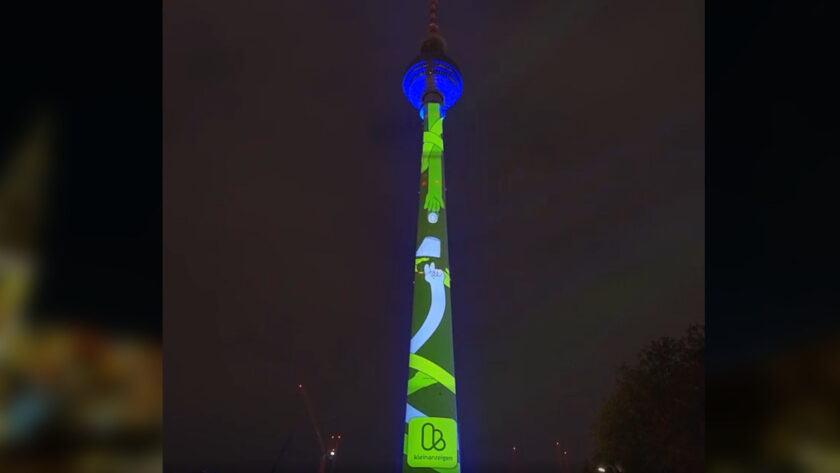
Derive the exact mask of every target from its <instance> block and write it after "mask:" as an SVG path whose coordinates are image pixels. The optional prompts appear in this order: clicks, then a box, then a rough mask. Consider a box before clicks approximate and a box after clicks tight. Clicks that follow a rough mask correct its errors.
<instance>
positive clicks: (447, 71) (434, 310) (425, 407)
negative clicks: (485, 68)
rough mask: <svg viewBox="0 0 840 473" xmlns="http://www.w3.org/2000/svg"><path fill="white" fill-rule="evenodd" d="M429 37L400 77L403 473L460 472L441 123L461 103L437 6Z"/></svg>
mask: <svg viewBox="0 0 840 473" xmlns="http://www.w3.org/2000/svg"><path fill="white" fill-rule="evenodd" d="M430 11H431V15H430V22H429V32H428V34H427V35H426V37H425V38H424V39H423V42H422V45H421V47H420V55H419V56H417V57H416V58H415V59H414V60H413V61H412V62H411V65H409V67H408V69H407V70H406V73H405V76H404V77H403V91H404V92H405V95H406V97H407V98H408V100H409V102H411V104H412V105H413V106H414V107H415V108H416V109H417V110H419V112H420V117H421V118H422V119H423V148H422V154H421V158H420V183H419V188H420V193H419V194H420V199H419V203H418V217H417V244H416V253H415V259H414V302H413V308H412V313H411V343H410V350H409V359H408V368H409V372H408V396H407V403H406V414H405V439H404V448H403V451H404V457H403V458H404V461H403V471H404V472H417V471H426V472H428V471H439V472H453V473H454V472H460V470H461V466H460V458H459V457H460V455H459V453H460V451H459V447H458V424H457V414H456V403H455V363H454V356H453V346H452V299H451V297H450V288H451V285H452V278H451V275H450V271H449V245H448V240H447V232H446V225H447V219H446V187H445V184H444V176H443V117H444V115H445V114H446V111H447V110H448V109H449V108H450V107H452V105H454V104H455V102H456V101H457V100H458V98H459V97H460V95H461V91H462V88H463V82H462V80H461V74H460V71H459V70H458V66H457V65H456V64H455V62H454V61H452V60H451V59H450V58H449V57H448V56H446V54H445V52H446V41H445V40H444V38H443V36H441V35H440V34H439V33H438V26H437V0H431V2H430Z"/></svg>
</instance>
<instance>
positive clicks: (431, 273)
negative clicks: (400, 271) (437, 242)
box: [423, 263, 446, 286]
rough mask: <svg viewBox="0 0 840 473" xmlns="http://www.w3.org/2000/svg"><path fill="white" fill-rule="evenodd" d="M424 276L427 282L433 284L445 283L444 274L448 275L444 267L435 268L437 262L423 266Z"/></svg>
mask: <svg viewBox="0 0 840 473" xmlns="http://www.w3.org/2000/svg"><path fill="white" fill-rule="evenodd" d="M423 276H424V277H425V279H426V282H427V283H429V284H431V285H432V286H434V285H436V284H441V285H443V280H444V276H446V275H445V274H444V272H443V270H442V269H435V263H432V264H427V265H424V266H423Z"/></svg>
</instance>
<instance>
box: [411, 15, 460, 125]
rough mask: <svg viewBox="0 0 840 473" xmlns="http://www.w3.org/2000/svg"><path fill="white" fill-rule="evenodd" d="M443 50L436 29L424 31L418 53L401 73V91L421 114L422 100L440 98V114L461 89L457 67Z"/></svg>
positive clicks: (457, 97) (443, 112) (455, 99)
mask: <svg viewBox="0 0 840 473" xmlns="http://www.w3.org/2000/svg"><path fill="white" fill-rule="evenodd" d="M445 50H446V40H444V39H443V37H442V36H441V35H439V34H437V33H434V32H430V33H428V34H427V35H426V37H425V38H424V39H423V44H422V45H421V46H420V55H418V56H417V57H416V58H414V60H413V61H411V65H409V66H408V69H406V71H405V75H404V76H403V93H405V96H406V98H407V99H408V101H409V102H411V105H412V106H414V108H416V109H417V110H419V111H420V116H421V117H422V116H423V103H424V101H433V102H440V104H441V107H440V113H441V116H444V115H445V114H446V110H447V109H449V108H450V107H452V106H453V105H455V102H457V101H458V99H459V98H460V97H461V92H462V91H463V90H464V81H463V80H462V79H461V71H460V70H458V66H457V65H456V64H455V61H453V60H452V59H450V58H449V56H447V55H446V54H445ZM427 77H430V80H426V79H427ZM424 97H425V98H426V100H424Z"/></svg>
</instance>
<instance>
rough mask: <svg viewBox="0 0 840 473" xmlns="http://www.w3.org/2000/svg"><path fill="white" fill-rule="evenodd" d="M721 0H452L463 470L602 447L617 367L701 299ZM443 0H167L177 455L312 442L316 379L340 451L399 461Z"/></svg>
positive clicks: (264, 454)
mask: <svg viewBox="0 0 840 473" xmlns="http://www.w3.org/2000/svg"><path fill="white" fill-rule="evenodd" d="M703 7H704V5H703V2H702V1H699V0H642V1H640V2H626V1H625V2H620V1H611V0H605V1H596V2H592V1H583V0H570V1H566V2H557V1H549V0H545V1H522V2H510V1H505V2H502V1H496V0H485V1H460V2H455V1H451V2H450V1H447V0H442V1H441V4H440V8H439V12H440V25H441V31H442V32H443V33H444V35H445V36H446V38H447V40H448V42H449V53H450V56H452V57H453V58H454V59H455V60H456V61H457V62H458V64H459V66H460V68H461V71H462V74H463V77H464V81H465V90H464V95H463V97H462V98H461V100H460V102H459V103H458V104H457V105H456V106H455V107H454V108H453V109H452V110H451V111H450V113H448V114H447V120H446V125H445V138H446V152H447V154H446V159H447V161H446V172H447V185H448V207H447V210H448V211H449V217H448V218H449V225H450V235H449V236H450V245H451V253H450V254H451V265H452V269H453V278H455V279H456V280H457V281H458V284H457V286H456V288H457V290H456V291H453V317H454V326H455V343H456V346H455V359H456V376H457V379H458V403H459V404H458V409H459V412H458V416H459V423H460V432H461V441H460V445H461V452H462V462H463V465H464V469H465V471H492V467H493V466H499V465H507V463H508V460H509V456H510V447H511V446H512V445H517V446H519V447H520V449H521V451H522V460H523V462H524V463H526V464H530V465H543V464H546V463H547V462H550V461H551V459H552V452H553V450H552V449H553V443H554V441H555V440H560V441H562V442H564V443H566V444H568V446H569V450H570V454H571V455H572V459H573V461H574V462H578V461H581V460H582V459H583V458H584V456H585V455H586V453H587V450H588V448H589V443H588V441H587V431H588V429H589V426H590V425H591V423H592V422H593V420H594V416H595V414H596V410H597V408H598V406H599V404H600V401H601V400H602V398H603V397H604V396H605V395H606V394H607V393H608V392H609V391H610V389H611V388H612V383H613V379H614V374H615V370H616V368H617V367H618V366H619V365H620V364H621V363H624V362H630V361H632V360H633V357H634V355H635V353H637V352H638V350H639V349H640V348H641V347H642V346H643V345H644V344H645V343H647V342H648V341H650V340H652V339H654V338H656V337H659V336H662V335H678V334H680V333H681V332H682V331H683V330H684V329H685V328H686V327H687V326H688V325H689V324H690V323H700V322H702V321H703V315H704V302H703V296H704V284H703V281H704V269H703V265H704V141H703V137H704V62H703V58H704V31H703V26H704V11H703ZM426 17H427V12H426V2H424V1H422V0H416V1H411V2H408V1H403V2H386V1H377V2H374V1H354V2H332V1H326V0H312V1H300V2H277V1H267V0H255V1H251V2H238V3H236V2H235V3H231V2H221V1H219V0H202V1H200V2H199V1H187V0H171V1H167V2H166V3H165V4H164V12H163V45H164V47H163V98H164V101H163V103H164V105H163V113H164V122H163V151H164V161H163V199H164V201H165V203H166V205H165V208H164V211H163V236H164V239H163V241H164V242H163V249H164V263H163V264H164V268H163V269H164V281H163V282H164V287H163V289H164V292H163V303H164V322H163V325H164V332H165V336H164V341H165V356H164V359H165V360H166V361H165V364H164V376H165V378H164V381H165V400H166V402H165V414H164V415H165V417H164V420H165V423H166V432H165V452H166V468H165V470H166V471H171V472H178V471H195V470H197V469H199V468H204V469H207V470H208V471H214V472H223V471H229V472H233V471H237V472H248V471H260V472H268V471H270V470H271V467H272V465H273V463H274V462H275V458H276V457H277V456H278V453H279V452H280V450H281V447H282V445H283V443H284V441H286V439H287V438H289V435H290V434H291V436H292V437H291V438H292V439H293V440H292V441H291V443H290V444H291V445H292V447H290V449H289V452H287V457H294V456H295V455H297V457H298V458H301V457H306V456H307V455H311V457H307V458H304V459H305V460H306V461H309V458H312V460H311V461H313V462H314V461H315V460H314V449H315V444H314V439H313V438H312V434H311V430H310V429H309V427H308V425H307V424H305V423H304V422H303V419H302V417H301V416H302V413H303V406H302V403H301V402H300V399H299V398H297V396H296V392H295V386H296V384H297V383H298V382H303V383H306V385H307V387H308V390H309V392H310V394H311V396H312V398H313V401H314V403H315V405H316V407H317V410H318V413H319V416H320V417H321V420H322V421H323V422H324V424H325V425H326V426H327V429H328V430H332V431H337V432H341V433H342V434H343V436H344V438H345V439H346V440H345V443H344V444H343V446H342V451H341V459H340V464H339V465H340V466H341V467H342V468H344V469H345V471H351V470H352V469H354V468H355V469H357V470H358V471H369V472H371V471H393V470H396V469H397V467H398V465H399V464H400V462H401V448H402V426H403V419H404V409H405V383H406V375H407V359H408V353H407V350H408V340H409V335H410V334H409V316H410V297H411V280H412V276H413V275H412V269H411V268H412V258H413V250H414V238H415V237H414V231H415V219H416V208H417V207H416V200H415V199H416V196H417V194H416V183H417V176H416V173H417V170H418V161H419V157H420V131H421V130H420V127H421V122H420V120H419V118H418V116H417V113H416V111H414V110H413V109H412V108H411V106H410V105H409V104H408V102H407V101H406V99H405V98H404V97H403V95H402V90H401V78H402V73H403V72H404V69H405V67H406V66H407V65H408V62H409V61H410V60H411V59H412V58H413V57H414V55H416V54H417V52H418V49H419V42H420V39H421V37H422V35H423V33H424V31H425V23H426ZM293 460H294V458H286V459H285V460H284V461H285V462H287V463H289V464H291V463H293ZM310 463H311V462H310ZM284 464H285V463H284Z"/></svg>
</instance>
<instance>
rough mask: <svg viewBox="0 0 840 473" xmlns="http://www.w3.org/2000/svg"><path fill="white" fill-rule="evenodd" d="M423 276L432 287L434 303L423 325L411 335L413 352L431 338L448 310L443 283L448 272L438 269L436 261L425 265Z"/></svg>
mask: <svg viewBox="0 0 840 473" xmlns="http://www.w3.org/2000/svg"><path fill="white" fill-rule="evenodd" d="M423 277H424V278H425V279H426V282H427V283H429V287H430V288H431V291H432V303H431V304H430V306H429V313H428V314H427V315H426V320H424V321H423V325H421V326H420V329H419V330H417V333H415V334H414V336H413V337H411V353H416V352H417V350H419V349H420V347H422V346H423V344H425V343H426V341H428V340H429V338H431V336H432V334H434V333H435V330H437V328H438V325H440V321H441V320H442V319H443V312H444V311H445V310H446V290H445V288H444V285H443V282H444V279H445V277H446V274H445V273H444V272H443V270H441V269H436V268H435V263H431V264H427V265H424V266H423Z"/></svg>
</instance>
